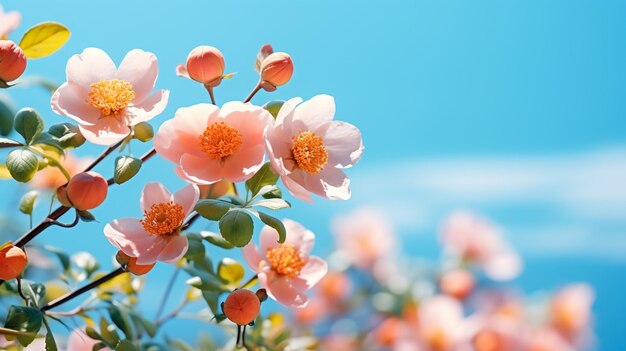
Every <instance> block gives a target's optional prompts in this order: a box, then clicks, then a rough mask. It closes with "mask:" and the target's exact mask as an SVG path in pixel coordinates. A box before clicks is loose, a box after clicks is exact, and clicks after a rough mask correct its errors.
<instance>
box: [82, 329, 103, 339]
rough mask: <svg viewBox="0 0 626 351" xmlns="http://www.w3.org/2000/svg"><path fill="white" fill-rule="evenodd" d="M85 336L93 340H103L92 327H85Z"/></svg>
mask: <svg viewBox="0 0 626 351" xmlns="http://www.w3.org/2000/svg"><path fill="white" fill-rule="evenodd" d="M85 334H87V336H88V337H90V338H92V339H94V340H104V338H102V335H100V333H98V332H97V331H96V330H95V329H94V328H93V327H85Z"/></svg>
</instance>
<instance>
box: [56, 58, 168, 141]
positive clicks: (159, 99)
mask: <svg viewBox="0 0 626 351" xmlns="http://www.w3.org/2000/svg"><path fill="white" fill-rule="evenodd" d="M66 73H67V82H65V83H63V85H61V86H60V87H59V89H57V91H56V92H55V93H54V95H53V96H52V100H51V105H52V109H53V110H54V112H56V113H58V114H59V115H63V116H67V117H69V118H71V119H73V120H75V121H76V122H78V126H79V128H80V131H81V133H82V134H83V136H85V139H87V140H89V141H90V142H92V143H95V144H101V145H112V144H114V143H116V142H117V141H119V140H121V139H123V138H124V137H126V136H127V135H128V134H129V133H130V130H131V128H132V127H133V126H134V125H136V124H138V123H140V122H146V121H149V120H151V119H152V118H154V117H156V116H157V115H158V114H160V113H161V112H163V110H165V107H166V106H167V101H168V98H169V91H167V90H160V91H158V92H157V93H156V94H152V95H150V93H151V92H152V89H153V88H154V84H155V82H156V79H157V75H158V73H159V67H158V65H157V58H156V56H154V54H153V53H150V52H145V51H142V50H139V49H135V50H131V51H130V52H128V54H126V57H124V60H122V63H121V64H120V67H119V68H116V67H115V63H113V61H112V60H111V58H110V57H109V55H107V54H106V53H105V52H104V51H102V50H100V49H96V48H87V49H85V50H84V51H83V52H82V54H80V55H74V56H72V57H71V58H70V59H69V61H67V68H66Z"/></svg>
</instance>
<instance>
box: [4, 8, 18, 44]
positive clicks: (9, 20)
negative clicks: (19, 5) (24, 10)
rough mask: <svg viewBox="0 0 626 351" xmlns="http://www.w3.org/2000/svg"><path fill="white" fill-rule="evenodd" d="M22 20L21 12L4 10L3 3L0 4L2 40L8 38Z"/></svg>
mask: <svg viewBox="0 0 626 351" xmlns="http://www.w3.org/2000/svg"><path fill="white" fill-rule="evenodd" d="M21 21H22V15H20V13H19V12H17V11H11V12H4V9H3V8H2V5H0V40H2V39H6V38H7V37H8V36H9V34H10V33H11V32H12V31H13V30H14V29H15V28H17V26H19V25H20V22H21Z"/></svg>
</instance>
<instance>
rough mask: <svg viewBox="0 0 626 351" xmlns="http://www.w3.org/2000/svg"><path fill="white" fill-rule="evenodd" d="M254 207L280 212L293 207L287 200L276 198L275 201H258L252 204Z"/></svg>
mask: <svg viewBox="0 0 626 351" xmlns="http://www.w3.org/2000/svg"><path fill="white" fill-rule="evenodd" d="M252 206H260V207H265V208H269V209H270V210H280V209H283V208H289V207H291V204H289V202H287V201H286V200H283V199H276V198H274V199H262V200H259V201H256V202H254V203H253V204H252Z"/></svg>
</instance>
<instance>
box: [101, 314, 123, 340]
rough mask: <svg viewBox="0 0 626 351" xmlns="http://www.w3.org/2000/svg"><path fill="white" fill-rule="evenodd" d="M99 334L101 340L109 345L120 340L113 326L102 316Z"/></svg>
mask: <svg viewBox="0 0 626 351" xmlns="http://www.w3.org/2000/svg"><path fill="white" fill-rule="evenodd" d="M100 335H102V340H103V341H104V342H106V343H107V344H110V345H116V344H117V343H118V342H119V341H120V336H119V335H117V332H116V331H115V326H113V325H110V324H109V323H108V322H107V320H106V319H104V317H102V318H100Z"/></svg>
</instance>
